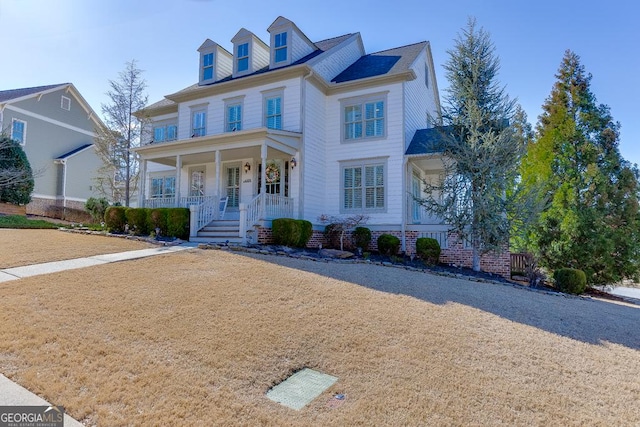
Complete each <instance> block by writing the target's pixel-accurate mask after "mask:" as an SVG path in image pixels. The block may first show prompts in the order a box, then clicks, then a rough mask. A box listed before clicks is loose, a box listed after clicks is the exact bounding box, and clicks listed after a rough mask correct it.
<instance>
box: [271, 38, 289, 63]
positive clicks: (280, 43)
mask: <svg viewBox="0 0 640 427" xmlns="http://www.w3.org/2000/svg"><path fill="white" fill-rule="evenodd" d="M274 41H275V55H276V58H275V62H283V61H286V60H287V33H286V32H285V33H280V34H276V35H275V40H274Z"/></svg>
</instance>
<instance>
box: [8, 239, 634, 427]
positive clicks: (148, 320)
mask: <svg viewBox="0 0 640 427" xmlns="http://www.w3.org/2000/svg"><path fill="white" fill-rule="evenodd" d="M60 235H66V233H60V234H59V235H51V236H47V237H49V238H53V239H55V240H57V238H58V237H59V236H60ZM69 236H73V237H74V238H79V237H89V238H91V239H93V242H94V244H95V245H100V244H102V243H104V240H105V239H107V238H104V237H99V236H78V235H69ZM100 239H102V240H100ZM113 240H120V239H113ZM5 241H6V240H5V239H0V251H1V252H2V253H5V252H6V248H7V243H4V242H5ZM60 246H63V245H60ZM291 262H292V263H293V262H294V261H291ZM295 263H299V264H300V265H303V263H304V261H295ZM312 264H313V265H314V266H317V267H318V270H320V269H322V268H324V269H327V268H344V269H345V271H347V270H349V271H351V272H352V273H353V274H354V275H357V276H359V277H365V276H370V277H383V276H385V275H388V274H391V275H392V276H390V280H395V281H397V283H403V284H411V285H412V286H419V287H420V286H422V287H432V288H433V289H436V284H435V283H432V280H436V278H435V277H434V276H430V275H427V274H422V273H416V272H408V271H403V270H399V269H391V268H384V267H377V266H365V265H356V266H346V265H344V266H338V265H330V264H323V265H319V264H314V263H312ZM438 280H444V279H438ZM446 280H447V282H446V286H447V287H450V288H451V289H452V290H451V292H453V293H455V292H458V291H463V292H464V291H465V290H467V289H470V288H469V286H475V287H477V286H488V287H490V288H488V289H489V290H491V289H495V290H498V291H500V292H504V293H508V292H519V293H518V294H517V295H519V296H521V297H528V298H530V297H535V298H536V299H542V298H546V299H549V301H550V302H552V301H553V302H555V301H558V300H559V299H557V298H558V297H550V296H546V295H538V294H532V293H529V292H524V291H517V290H513V289H511V288H507V287H504V286H497V287H493V286H494V285H483V284H470V283H469V282H466V281H461V280H455V279H446ZM474 289H475V288H474ZM553 298H556V299H553ZM566 303H567V304H583V303H585V302H583V301H582V300H579V299H568V300H566ZM505 304H508V302H507V301H505ZM592 304H595V303H593V302H592ZM602 304H605V303H602ZM544 315H545V316H550V317H552V316H553V313H552V312H550V313H545V314H544ZM0 324H1V325H2V328H0V370H1V371H2V373H3V374H5V375H7V376H9V377H10V378H12V379H13V380H15V381H17V382H18V383H20V384H21V385H23V386H25V387H27V388H28V389H29V390H31V391H33V392H35V393H37V394H39V395H41V396H43V397H44V398H45V399H47V400H49V401H50V402H52V403H54V404H61V405H64V406H65V408H66V410H67V412H68V413H69V414H70V415H71V416H73V417H75V418H76V419H80V420H82V421H83V422H84V423H85V424H87V425H114V426H115V425H158V424H163V425H300V426H303V425H304V426H306V425H340V426H341V425H497V424H507V425H576V426H577V425H637V424H638V423H640V408H638V407H637V405H635V403H634V402H636V401H637V396H638V394H639V393H640V377H639V375H638V373H639V372H640V357H638V356H640V351H638V349H637V348H629V347H626V346H624V345H620V344H614V343H607V342H603V343H598V344H592V343H588V342H584V341H579V340H576V339H572V338H568V337H566V336H563V335H559V334H555V333H551V332H548V331H546V330H543V329H540V328H536V327H533V326H529V325H527V324H523V323H519V322H514V321H511V320H509V319H508V318H505V317H502V316H499V315H496V314H494V313H491V312H489V311H484V310H481V309H479V308H476V307H473V306H470V305H465V304H460V303H457V302H453V301H447V302H444V303H433V302H428V301H423V300H419V299H416V298H411V297H408V296H405V295H396V294H389V293H383V292H377V291H374V290H371V289H367V288H364V287H362V286H358V285H356V284H354V283H350V282H348V281H344V280H338V279H334V278H330V277H328V276H326V275H321V274H315V273H313V272H308V271H303V270H301V269H296V268H287V267H283V266H279V265H276V264H273V263H270V262H266V261H264V260H261V259H254V258H248V257H244V256H240V255H236V254H233V253H227V252H223V251H202V250H193V251H188V252H180V253H175V254H172V255H163V256H157V257H152V258H146V259H140V260H136V261H129V262H126V263H114V264H107V265H101V266H96V267H91V268H86V269H81V270H73V271H67V272H61V273H56V274H51V275H47V276H40V277H31V278H27V279H21V280H17V281H13V282H5V283H3V284H2V286H0ZM584 327H588V325H584ZM303 367H310V368H313V369H316V370H320V371H322V372H325V373H327V374H330V375H334V376H336V377H338V378H339V380H338V382H337V383H336V384H335V385H334V386H332V387H331V388H330V389H329V390H328V391H327V392H325V393H324V394H323V395H321V396H320V397H319V398H318V399H316V400H315V401H314V402H312V403H311V404H310V405H309V406H307V407H305V408H304V409H303V410H301V411H293V410H290V409H287V408H285V407H283V406H280V405H278V404H276V403H274V402H271V401H270V400H269V399H267V398H266V397H265V396H264V394H265V392H266V391H267V390H268V389H269V388H270V387H272V386H273V385H275V384H277V383H279V382H280V381H282V380H283V379H285V378H286V377H288V376H289V375H290V374H291V373H293V372H295V371H297V370H299V369H301V368H303ZM334 393H344V394H346V396H347V398H346V400H345V401H344V404H343V405H341V406H340V407H337V408H333V407H332V406H331V405H329V404H328V402H329V401H330V399H331V396H332V395H333V394H334Z"/></svg>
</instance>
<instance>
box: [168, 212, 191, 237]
mask: <svg viewBox="0 0 640 427" xmlns="http://www.w3.org/2000/svg"><path fill="white" fill-rule="evenodd" d="M167 236H170V237H177V238H179V239H182V240H188V239H189V208H169V209H167Z"/></svg>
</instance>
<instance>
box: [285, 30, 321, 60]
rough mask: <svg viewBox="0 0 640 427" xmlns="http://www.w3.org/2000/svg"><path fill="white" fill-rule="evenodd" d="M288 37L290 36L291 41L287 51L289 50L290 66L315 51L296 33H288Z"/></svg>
mask: <svg viewBox="0 0 640 427" xmlns="http://www.w3.org/2000/svg"><path fill="white" fill-rule="evenodd" d="M289 35H290V36H291V41H290V42H289V49H290V50H291V52H290V55H291V56H290V59H291V60H290V62H289V63H290V64H292V63H294V62H296V61H297V60H298V59H301V58H304V57H305V56H307V55H309V54H310V53H311V52H313V51H314V50H315V48H314V47H313V46H310V45H309V44H308V43H307V41H306V40H305V39H304V38H303V37H302V36H301V35H300V34H298V32H297V31H295V30H293V31H289Z"/></svg>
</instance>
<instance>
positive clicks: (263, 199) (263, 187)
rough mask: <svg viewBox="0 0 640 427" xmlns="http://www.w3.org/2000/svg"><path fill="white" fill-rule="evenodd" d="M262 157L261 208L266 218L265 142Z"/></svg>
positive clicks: (261, 149)
mask: <svg viewBox="0 0 640 427" xmlns="http://www.w3.org/2000/svg"><path fill="white" fill-rule="evenodd" d="M260 157H261V161H262V169H261V170H262V172H261V173H262V176H261V177H260V210H261V211H262V215H264V218H260V219H265V218H266V216H267V195H266V193H267V180H266V179H265V177H266V171H267V144H266V143H265V142H263V143H262V147H260Z"/></svg>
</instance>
